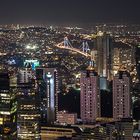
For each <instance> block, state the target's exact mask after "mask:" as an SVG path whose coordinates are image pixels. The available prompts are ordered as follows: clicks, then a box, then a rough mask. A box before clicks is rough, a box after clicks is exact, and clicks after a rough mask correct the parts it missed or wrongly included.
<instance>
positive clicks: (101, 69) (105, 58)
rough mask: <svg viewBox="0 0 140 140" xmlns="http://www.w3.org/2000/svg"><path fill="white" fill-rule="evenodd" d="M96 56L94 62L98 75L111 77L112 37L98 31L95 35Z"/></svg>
mask: <svg viewBox="0 0 140 140" xmlns="http://www.w3.org/2000/svg"><path fill="white" fill-rule="evenodd" d="M96 50H97V58H96V61H97V62H95V64H96V66H97V68H96V69H97V72H98V74H99V75H100V77H107V79H108V80H110V79H111V75H112V73H111V70H112V39H111V37H110V35H108V34H106V33H103V32H98V33H97V37H96Z"/></svg>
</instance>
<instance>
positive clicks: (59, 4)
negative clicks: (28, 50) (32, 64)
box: [0, 0, 140, 25]
mask: <svg viewBox="0 0 140 140" xmlns="http://www.w3.org/2000/svg"><path fill="white" fill-rule="evenodd" d="M139 5H140V1H139V0H134V1H132V0H69V1H68V0H29V1H28V0H24V1H19V0H12V1H10V0H1V3H0V19H1V20H0V24H37V25H38V24H54V25H57V24H60V25H62V24H64V25H65V24H68V25H75V24H82V25H87V24H88V25H89V24H92V23H103V22H107V23H114V22H117V23H139V22H140V18H139V12H138V9H139Z"/></svg>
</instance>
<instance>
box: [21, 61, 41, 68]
mask: <svg viewBox="0 0 140 140" xmlns="http://www.w3.org/2000/svg"><path fill="white" fill-rule="evenodd" d="M39 65H40V63H39V61H38V60H33V59H31V60H25V61H24V66H25V67H28V66H31V68H32V69H33V70H35V69H36V67H38V66H39Z"/></svg>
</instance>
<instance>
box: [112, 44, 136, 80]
mask: <svg viewBox="0 0 140 140" xmlns="http://www.w3.org/2000/svg"><path fill="white" fill-rule="evenodd" d="M135 58H136V56H135V48H134V47H132V46H128V45H125V44H121V43H115V47H114V52H113V75H115V74H116V73H117V71H118V70H119V68H120V66H122V65H123V66H124V67H126V69H127V70H128V71H129V72H130V75H133V77H132V78H133V79H132V80H134V81H136V75H137V72H136V68H135V67H136V60H135Z"/></svg>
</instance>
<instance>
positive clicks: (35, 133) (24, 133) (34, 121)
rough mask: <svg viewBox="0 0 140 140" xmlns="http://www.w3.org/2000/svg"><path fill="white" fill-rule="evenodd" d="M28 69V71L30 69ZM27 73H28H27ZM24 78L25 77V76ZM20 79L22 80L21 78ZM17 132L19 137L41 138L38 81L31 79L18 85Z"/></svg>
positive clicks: (35, 139) (37, 139) (36, 139)
mask: <svg viewBox="0 0 140 140" xmlns="http://www.w3.org/2000/svg"><path fill="white" fill-rule="evenodd" d="M26 70H27V73H28V72H29V71H30V69H25V71H26ZM25 75H26V74H25ZM23 79H24V77H23ZM19 81H20V80H19ZM17 89H18V92H17V101H18V111H17V132H18V139H19V140H20V139H21V140H22V139H33V140H39V139H40V114H39V96H38V93H37V86H36V82H35V80H33V79H30V80H29V81H27V82H24V83H21V81H20V82H19V83H18V85H17Z"/></svg>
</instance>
